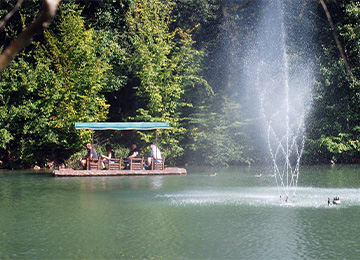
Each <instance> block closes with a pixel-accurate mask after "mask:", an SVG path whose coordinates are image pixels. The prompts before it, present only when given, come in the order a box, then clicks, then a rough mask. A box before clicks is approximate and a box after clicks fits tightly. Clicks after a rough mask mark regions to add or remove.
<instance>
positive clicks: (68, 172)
mask: <svg viewBox="0 0 360 260" xmlns="http://www.w3.org/2000/svg"><path fill="white" fill-rule="evenodd" d="M182 174H186V169H184V168H176V167H168V168H165V169H164V170H74V169H71V168H69V169H66V168H65V169H59V170H55V171H53V175H54V176H55V177H89V176H135V175H182Z"/></svg>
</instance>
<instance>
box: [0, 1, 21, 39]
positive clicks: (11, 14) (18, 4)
mask: <svg viewBox="0 0 360 260" xmlns="http://www.w3.org/2000/svg"><path fill="white" fill-rule="evenodd" d="M22 2H24V0H18V2H17V3H16V5H15V6H14V8H13V9H12V10H11V11H10V12H9V13H8V14H7V15H5V17H4V19H2V20H1V21H0V32H1V31H2V29H3V27H4V26H5V24H6V22H7V21H8V20H9V19H10V18H11V16H13V14H14V13H15V12H16V11H17V10H19V7H20V5H21V4H22Z"/></svg>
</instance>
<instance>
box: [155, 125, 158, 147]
mask: <svg viewBox="0 0 360 260" xmlns="http://www.w3.org/2000/svg"><path fill="white" fill-rule="evenodd" d="M157 139H158V133H157V129H155V145H156V146H157Z"/></svg>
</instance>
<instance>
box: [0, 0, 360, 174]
mask: <svg viewBox="0 0 360 260" xmlns="http://www.w3.org/2000/svg"><path fill="white" fill-rule="evenodd" d="M261 2H262V1H256V0H239V1H235V0H229V1H227V0H222V1H221V0H103V1H90V0H62V1H61V3H60V6H59V9H58V12H57V16H56V17H55V19H54V20H53V21H52V23H51V24H50V26H49V27H48V28H47V29H46V30H44V32H43V33H40V34H37V35H36V36H35V37H34V38H33V39H32V41H31V43H30V44H29V45H28V46H27V47H26V48H24V49H23V50H22V51H21V52H20V53H19V54H18V55H17V56H16V58H15V59H14V60H13V61H12V62H11V63H10V64H9V65H8V66H7V67H6V68H5V69H4V70H3V71H2V72H0V160H1V162H2V166H3V167H6V168H27V167H33V166H34V165H39V166H41V167H44V166H49V165H50V163H51V164H53V162H54V161H55V162H66V163H68V164H71V163H72V162H76V161H77V159H79V158H80V157H81V155H83V154H84V153H85V148H84V144H85V143H86V142H91V140H92V136H91V131H87V130H81V131H79V130H75V128H74V124H75V122H101V121H108V122H125V121H145V122H169V123H170V126H171V129H170V130H159V131H158V135H159V137H158V140H159V143H158V145H159V147H160V149H161V150H162V152H163V155H164V156H166V158H167V164H169V165H174V164H177V165H180V164H201V165H207V164H209V165H240V164H264V163H268V160H269V159H270V156H269V153H268V148H267V146H266V141H265V139H264V136H265V133H264V132H263V131H262V130H261V127H259V121H260V120H261V119H260V118H259V117H258V116H254V114H251V113H247V112H246V109H245V108H246V106H247V104H246V103H245V101H244V99H243V98H242V97H243V95H244V93H245V91H246V90H245V89H244V88H243V87H242V85H243V84H242V82H241V77H240V80H239V72H238V71H236V70H235V69H234V68H236V67H237V66H238V65H239V64H241V62H242V61H241V57H242V53H245V52H246V50H244V48H243V46H244V45H243V44H242V43H243V42H242V41H243V39H244V38H245V36H248V35H251V34H252V32H253V26H254V24H256V22H257V20H258V19H259V18H258V16H257V14H258V13H259V12H260V10H261V8H264V6H263V5H262V4H261ZM265 2H266V1H265ZM16 3H17V1H14V0H2V1H1V2H0V17H1V18H3V17H5V15H6V14H8V13H9V12H10V11H11V10H12V9H13V8H14V6H15V5H16ZM285 5H286V6H287V7H289V8H285V10H286V11H285V12H286V17H287V25H288V28H289V33H288V34H289V35H290V36H292V37H289V38H290V39H292V40H291V41H290V42H289V44H288V46H287V48H288V52H290V53H295V54H296V55H293V59H294V57H295V59H299V60H301V59H308V60H311V61H312V66H313V70H314V72H313V73H314V79H315V80H314V82H313V86H312V92H311V93H307V95H311V100H312V102H311V104H310V107H311V108H310V109H309V112H308V114H307V119H306V124H305V125H306V143H305V150H304V154H303V158H302V162H305V163H330V162H332V163H359V159H360V144H359V136H360V121H359V115H360V114H359V112H360V111H359V110H360V106H359V99H360V96H359V94H360V92H359V86H360V85H359V84H360V83H359V76H360V59H359V53H360V3H359V1H350V0H336V1H333V0H332V1H323V0H320V1H315V0H302V1H299V0H289V1H285ZM41 10H42V2H41V1H38V0H26V1H24V2H23V3H22V4H21V6H20V8H19V10H18V11H17V12H16V13H14V14H13V16H12V17H11V19H9V20H8V21H7V22H6V24H5V25H3V26H1V27H0V39H1V41H0V51H1V52H2V51H3V50H4V49H5V48H6V46H8V45H9V44H10V43H11V42H12V41H13V40H14V39H16V38H17V37H18V35H19V33H20V32H21V31H23V30H24V29H25V28H26V27H27V26H28V25H29V24H31V22H33V21H34V20H35V19H36V17H38V16H39V14H40V12H41ZM249 21H250V22H249ZM303 30H305V31H308V32H311V34H307V35H311V39H310V41H309V37H308V36H307V39H306V40H307V41H306V42H307V43H306V48H305V50H306V51H305V52H303V53H298V52H297V50H298V49H299V46H301V45H304V44H305V43H304V40H305V39H303V38H302V36H301V34H300V33H299V32H300V31H303ZM303 49H304V48H303ZM235 57H236V58H235ZM295 63H296V62H295ZM154 138H155V137H154V132H153V131H143V132H137V131H122V132H115V131H97V132H95V135H94V144H95V146H96V149H97V150H98V151H101V152H105V149H104V145H105V144H106V143H111V144H112V145H113V147H114V149H115V150H116V153H117V155H118V156H123V157H124V156H126V154H127V152H128V151H129V147H130V145H131V143H133V142H135V143H137V144H138V146H139V147H140V148H141V149H142V155H143V156H146V154H147V153H148V147H147V144H148V143H150V142H152V141H154Z"/></svg>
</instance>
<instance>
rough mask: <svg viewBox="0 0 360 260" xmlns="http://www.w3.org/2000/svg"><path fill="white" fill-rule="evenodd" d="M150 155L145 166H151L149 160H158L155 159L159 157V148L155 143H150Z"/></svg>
mask: <svg viewBox="0 0 360 260" xmlns="http://www.w3.org/2000/svg"><path fill="white" fill-rule="evenodd" d="M149 147H150V149H151V151H150V156H149V157H148V158H147V163H146V164H147V166H149V167H150V166H151V162H152V161H154V162H158V160H156V159H161V158H162V157H161V152H160V150H159V148H157V147H156V145H154V144H150V146H149Z"/></svg>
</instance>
